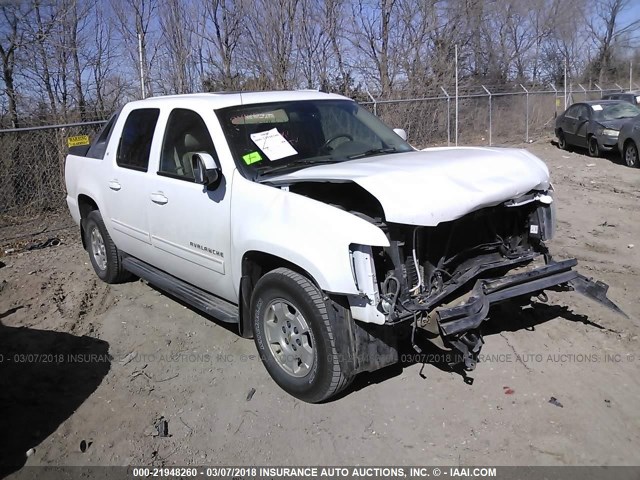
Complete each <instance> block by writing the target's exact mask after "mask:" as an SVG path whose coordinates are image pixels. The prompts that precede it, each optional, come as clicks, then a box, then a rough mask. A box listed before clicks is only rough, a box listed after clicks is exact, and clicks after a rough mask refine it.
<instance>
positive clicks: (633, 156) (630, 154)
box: [622, 140, 640, 168]
mask: <svg viewBox="0 0 640 480" xmlns="http://www.w3.org/2000/svg"><path fill="white" fill-rule="evenodd" d="M622 157H623V158H624V161H625V162H626V164H627V165H628V166H630V167H635V168H638V167H640V159H639V158H638V146H637V145H636V144H635V142H634V141H633V140H629V141H627V143H626V144H625V146H624V151H623V152H622Z"/></svg>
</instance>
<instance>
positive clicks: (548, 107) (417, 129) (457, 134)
mask: <svg viewBox="0 0 640 480" xmlns="http://www.w3.org/2000/svg"><path fill="white" fill-rule="evenodd" d="M575 87H576V86H575V85H574V86H572V88H569V89H568V91H567V92H566V105H567V106H568V105H571V104H572V103H574V102H578V101H584V100H597V99H598V98H602V96H604V95H605V94H607V93H613V92H620V91H622V90H623V89H622V87H620V86H618V85H615V86H613V87H609V88H601V87H600V86H596V88H590V89H589V88H584V87H583V86H582V85H580V84H578V85H577V88H578V89H576V88H575ZM457 103H458V106H457V115H456V105H455V104H456V98H455V96H454V95H452V94H451V92H450V91H447V90H446V89H445V88H441V92H440V94H439V95H434V96H429V97H420V98H403V99H391V100H387V99H385V100H377V99H375V98H374V97H372V101H369V102H362V103H361V104H362V105H365V106H366V107H367V108H369V109H370V110H371V111H372V112H373V113H375V114H376V115H378V116H379V117H381V118H382V119H383V120H384V122H385V123H386V124H387V125H390V126H392V127H397V128H404V129H405V130H406V131H407V135H408V137H409V141H410V142H411V143H412V144H413V145H415V146H416V147H419V148H424V147H428V146H436V145H438V146H439V145H455V144H456V143H457V144H458V145H509V144H520V143H523V142H524V143H528V142H529V141H531V140H533V139H536V138H540V137H541V136H544V135H551V134H553V128H554V122H555V117H556V116H557V114H559V113H561V112H563V111H564V110H565V92H564V90H559V89H556V88H555V87H553V86H550V87H547V88H545V89H540V88H537V89H535V88H530V87H526V86H524V85H514V86H511V87H509V88H505V87H499V88H495V87H494V88H492V87H485V86H482V85H480V86H479V87H477V88H466V89H465V90H464V92H462V93H459V94H458V102H457Z"/></svg>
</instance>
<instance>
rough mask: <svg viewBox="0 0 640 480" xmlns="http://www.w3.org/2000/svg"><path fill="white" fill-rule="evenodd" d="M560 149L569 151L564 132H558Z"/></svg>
mask: <svg viewBox="0 0 640 480" xmlns="http://www.w3.org/2000/svg"><path fill="white" fill-rule="evenodd" d="M558 148H559V149H560V150H566V149H567V139H566V138H565V136H564V132H563V131H562V130H560V131H559V132H558Z"/></svg>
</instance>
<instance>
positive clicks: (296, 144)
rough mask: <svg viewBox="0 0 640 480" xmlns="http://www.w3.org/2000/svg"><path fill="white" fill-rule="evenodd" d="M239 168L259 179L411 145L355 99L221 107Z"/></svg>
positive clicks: (222, 121)
mask: <svg viewBox="0 0 640 480" xmlns="http://www.w3.org/2000/svg"><path fill="white" fill-rule="evenodd" d="M217 115H218V118H219V120H220V123H221V125H222V128H223V130H224V132H225V136H226V138H227V141H228V142H229V147H230V148H231V152H232V154H233V155H234V158H235V161H236V164H237V165H238V167H239V168H240V171H241V172H243V174H244V175H245V176H247V177H249V178H252V179H255V178H258V177H262V176H265V175H270V174H275V173H276V172H278V173H287V172H288V171H293V170H296V169H299V168H304V167H307V166H310V165H316V164H322V163H334V162H344V161H348V160H353V159H356V158H362V157H366V156H372V155H385V154H389V153H398V152H409V151H412V150H413V148H412V147H411V146H410V145H409V144H408V143H407V142H405V141H404V140H402V139H401V138H400V137H399V136H398V135H397V134H396V133H395V132H393V130H391V129H390V128H389V127H387V126H386V125H384V124H383V123H382V122H381V121H380V120H378V118H376V117H375V116H374V115H372V114H371V113H369V112H368V111H367V110H365V109H364V108H362V107H360V106H359V105H358V104H357V103H355V102H352V101H349V100H305V101H291V102H278V103H269V104H255V105H242V106H236V107H229V108H225V109H221V110H219V111H217Z"/></svg>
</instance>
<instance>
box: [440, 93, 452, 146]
mask: <svg viewBox="0 0 640 480" xmlns="http://www.w3.org/2000/svg"><path fill="white" fill-rule="evenodd" d="M440 89H441V90H442V91H443V92H444V94H445V95H446V97H447V147H450V146H451V108H450V106H451V97H450V96H449V94H448V93H447V91H446V90H445V89H444V87H440Z"/></svg>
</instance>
